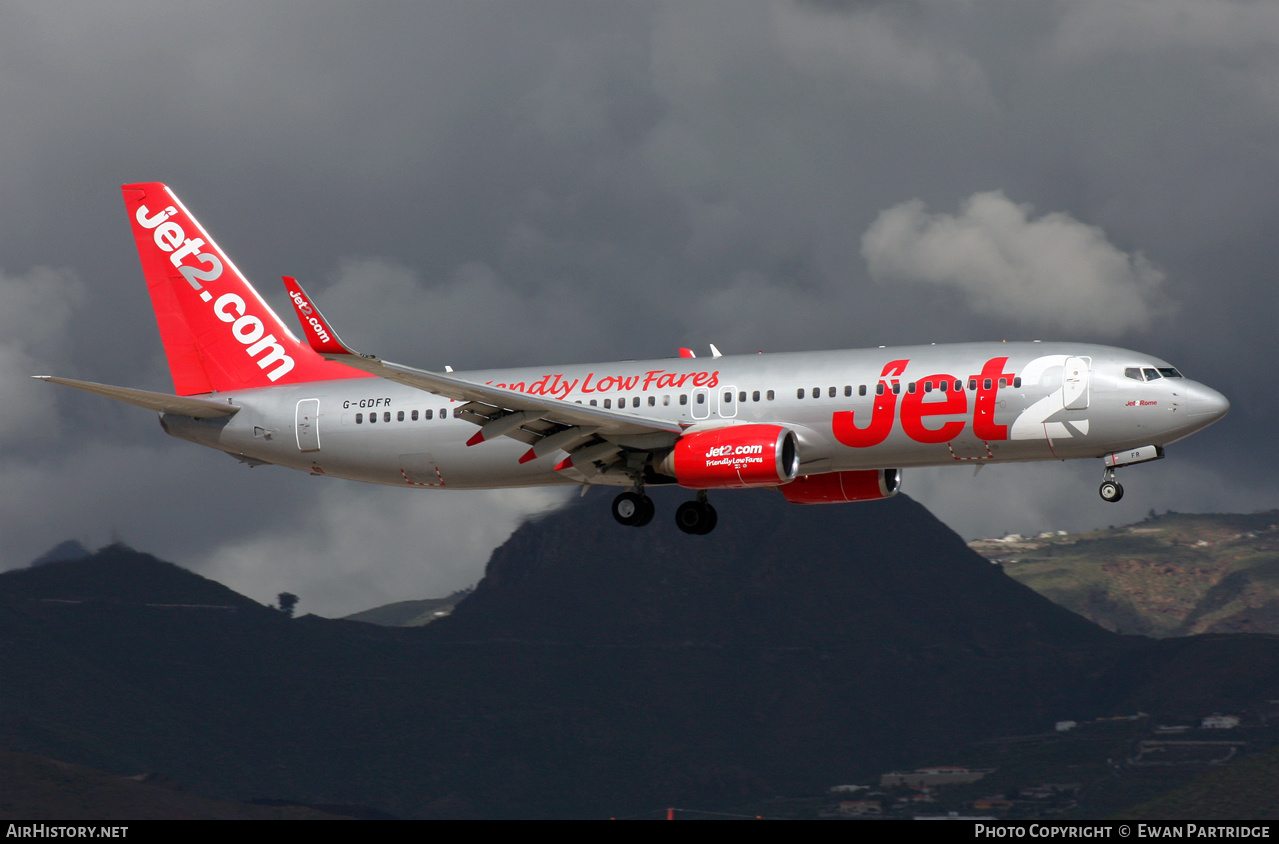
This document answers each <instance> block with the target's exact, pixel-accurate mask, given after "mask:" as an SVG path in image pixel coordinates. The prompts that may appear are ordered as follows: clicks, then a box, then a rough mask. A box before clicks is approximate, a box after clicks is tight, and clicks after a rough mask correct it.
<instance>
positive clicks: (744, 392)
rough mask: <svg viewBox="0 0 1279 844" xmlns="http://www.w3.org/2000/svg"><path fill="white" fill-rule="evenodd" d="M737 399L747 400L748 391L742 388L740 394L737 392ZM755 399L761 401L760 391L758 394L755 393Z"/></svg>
mask: <svg viewBox="0 0 1279 844" xmlns="http://www.w3.org/2000/svg"><path fill="white" fill-rule="evenodd" d="M737 400H738V401H746V391H745V390H742V391H741V392H740V393H738V394H737ZM755 400H756V401H759V394H758V393H756V394H755Z"/></svg>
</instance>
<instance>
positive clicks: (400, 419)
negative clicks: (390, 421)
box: [395, 410, 404, 422]
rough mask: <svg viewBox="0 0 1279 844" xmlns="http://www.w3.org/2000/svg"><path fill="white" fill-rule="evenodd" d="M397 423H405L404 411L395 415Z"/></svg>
mask: <svg viewBox="0 0 1279 844" xmlns="http://www.w3.org/2000/svg"><path fill="white" fill-rule="evenodd" d="M395 421H396V422H403V421H404V411H402V410H401V411H400V412H399V413H397V414H395Z"/></svg>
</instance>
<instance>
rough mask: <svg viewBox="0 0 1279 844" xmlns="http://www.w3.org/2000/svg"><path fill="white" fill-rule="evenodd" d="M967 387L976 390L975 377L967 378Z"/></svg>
mask: <svg viewBox="0 0 1279 844" xmlns="http://www.w3.org/2000/svg"><path fill="white" fill-rule="evenodd" d="M968 389H970V390H976V389H977V379H976V378H969V379H968Z"/></svg>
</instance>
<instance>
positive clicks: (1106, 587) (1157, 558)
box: [969, 510, 1279, 637]
mask: <svg viewBox="0 0 1279 844" xmlns="http://www.w3.org/2000/svg"><path fill="white" fill-rule="evenodd" d="M969 544H970V546H971V547H972V548H973V549H974V550H976V551H977V552H979V553H981V554H983V555H984V556H986V557H987V558H989V559H990V560H991V561H993V562H996V563H999V564H1000V565H1002V566H1003V568H1004V571H1005V572H1007V573H1008V574H1009V575H1010V576H1012V577H1014V578H1016V579H1017V580H1019V581H1021V582H1022V583H1024V584H1026V585H1027V586H1029V587H1030V588H1032V589H1034V590H1035V591H1037V592H1039V593H1040V594H1041V595H1044V596H1045V597H1047V598H1049V599H1051V600H1053V601H1055V602H1056V603H1058V604H1060V605H1062V606H1064V607H1066V608H1068V609H1071V610H1074V611H1075V612H1077V613H1079V614H1080V615H1082V616H1084V617H1085V618H1088V619H1090V620H1092V621H1094V622H1096V623H1097V624H1100V625H1101V626H1102V627H1105V628H1107V629H1109V630H1114V631H1116V632H1119V633H1139V634H1143V635H1146V636H1160V637H1162V636H1185V635H1190V634H1194V633H1279V511H1275V510H1271V511H1268V512H1264V513H1253V514H1248V515H1240V514H1194V515H1191V514H1183V513H1171V512H1170V513H1166V514H1164V515H1162V516H1157V515H1155V514H1154V513H1152V514H1151V516H1150V517H1149V518H1147V519H1146V520H1145V521H1142V522H1139V523H1137V524H1133V525H1124V526H1121V527H1112V528H1108V529H1106V530H1099V531H1094V532H1093V533H1087V534H1079V535H1061V534H1042V535H1040V536H1037V537H1005V538H1003V539H986V540H978V541H976V542H972V543H969Z"/></svg>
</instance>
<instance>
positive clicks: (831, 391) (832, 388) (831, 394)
mask: <svg viewBox="0 0 1279 844" xmlns="http://www.w3.org/2000/svg"><path fill="white" fill-rule="evenodd" d="M826 395H828V396H830V397H831V398H835V388H834V387H831V388H830V391H829V392H827V393H826Z"/></svg>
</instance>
